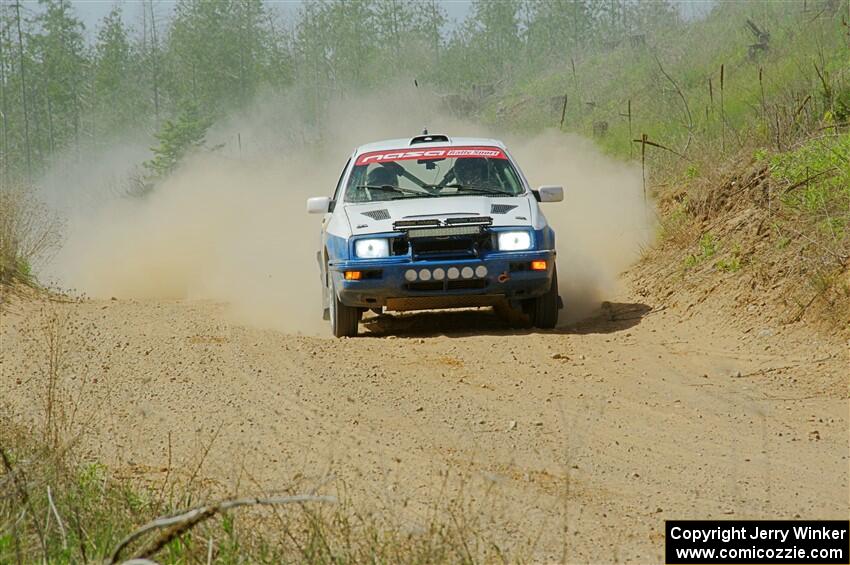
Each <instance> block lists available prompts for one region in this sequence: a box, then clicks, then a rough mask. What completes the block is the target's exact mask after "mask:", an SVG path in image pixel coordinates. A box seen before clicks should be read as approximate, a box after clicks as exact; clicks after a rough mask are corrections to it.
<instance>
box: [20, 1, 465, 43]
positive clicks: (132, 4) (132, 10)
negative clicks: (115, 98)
mask: <svg viewBox="0 0 850 565" xmlns="http://www.w3.org/2000/svg"><path fill="white" fill-rule="evenodd" d="M305 1H309V0H265V3H266V5H268V6H272V7H274V8H275V9H277V10H279V11H281V12H282V13H284V14H287V13H289V14H294V13H295V12H297V10H298V8H299V7H300V6H301V5H302V4H303V3H304V2H305ZM23 3H24V5H26V4H31V5H33V6H31V8H35V6H34V4H35V1H34V0H29V1H25V2H23ZM71 3H72V4H73V5H74V9H75V10H76V11H77V15H78V16H79V18H80V19H81V20H82V21H83V23H84V24H85V26H86V32H87V35H88V36H89V40H92V39H93V38H94V34H95V32H96V29H97V26H98V24H99V22H100V20H101V19H102V18H103V17H104V16H105V15H106V14H108V13H109V11H110V10H111V9H112V7H113V6H114V5H116V4H118V5H120V6H122V7H123V11H124V21H126V22H127V23H130V24H135V23H136V21H138V20H140V19H141V10H142V3H141V2H140V1H138V0H72V2H71ZM174 3H175V2H174V0H154V6H155V8H154V9H155V10H156V13H157V14H158V15H160V16H162V17H167V16H168V15H169V14H170V12H171V10H172V9H173V7H174ZM440 3H441V4H442V5H443V7H444V8H445V10H446V14H447V15H448V18H449V20H450V21H451V20H456V21H462V20H463V19H464V18H465V17H466V15H467V14H468V13H469V10H470V7H471V5H472V0H442V1H441V2H440Z"/></svg>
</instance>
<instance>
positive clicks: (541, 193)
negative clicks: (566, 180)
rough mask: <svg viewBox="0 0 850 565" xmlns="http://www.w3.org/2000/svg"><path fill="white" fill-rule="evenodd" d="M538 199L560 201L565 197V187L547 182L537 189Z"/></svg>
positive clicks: (541, 200)
mask: <svg viewBox="0 0 850 565" xmlns="http://www.w3.org/2000/svg"><path fill="white" fill-rule="evenodd" d="M537 195H538V201H540V202H560V201H561V200H563V199H564V187H563V186H555V185H548V184H545V185H543V186H541V187H540V188H538V189H537Z"/></svg>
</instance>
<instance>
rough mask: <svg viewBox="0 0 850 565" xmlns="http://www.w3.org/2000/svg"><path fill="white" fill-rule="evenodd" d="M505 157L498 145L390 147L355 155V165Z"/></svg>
mask: <svg viewBox="0 0 850 565" xmlns="http://www.w3.org/2000/svg"><path fill="white" fill-rule="evenodd" d="M473 157H477V158H486V159H507V158H508V157H507V155H505V152H504V151H502V150H501V149H499V148H498V147H429V148H428V149H391V150H389V151H373V152H371V153H363V154H362V155H358V156H357V161H356V162H355V163H354V164H355V165H368V164H370V163H382V162H385V161H409V160H411V159H470V158H473Z"/></svg>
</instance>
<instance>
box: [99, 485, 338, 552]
mask: <svg viewBox="0 0 850 565" xmlns="http://www.w3.org/2000/svg"><path fill="white" fill-rule="evenodd" d="M301 502H330V503H334V502H336V498H335V497H333V496H313V495H306V494H299V495H295V496H281V497H272V498H255V497H247V498H234V499H230V500H223V501H221V502H217V503H215V504H209V505H204V506H198V507H196V508H192V509H189V510H186V511H184V512H182V513H180V514H176V515H174V516H165V517H162V518H157V519H156V520H153V521H151V522H148V523H147V524H145V525H144V526H142V527H141V528H139V529H138V530H136V531H134V532H132V533H131V534H130V535H128V536H127V537H125V538H124V539H123V540H121V542H120V543H119V544H118V545H117V546H116V547H115V549H114V550H113V551H112V555H111V556H110V557H109V559H107V560H106V561H105V563H106V564H108V565H113V564H115V563H117V562H118V556H119V555H120V554H121V552H122V551H123V550H124V548H125V547H127V546H128V545H129V544H131V543H133V542H134V541H135V540H137V539H139V538H140V537H141V536H143V535H145V534H146V533H148V532H151V531H154V530H161V529H164V528H166V530H165V531H164V532H162V534H160V535H159V536H158V537H157V538H156V539H154V540H153V541H152V542H151V543H149V544H148V545H147V546H145V547H144V548H143V549H141V550H140V551H138V552H137V553H136V555H135V556H134V559H147V558H148V557H150V556H152V555H154V554H156V552H158V551H159V550H160V549H162V548H163V547H164V546H165V545H166V544H168V543H169V542H170V541H171V540H172V539H174V538H175V537H177V536H179V535H182V534H183V533H185V532H187V531H188V530H190V529H192V528H193V527H195V526H196V525H198V524H200V523H201V522H204V521H206V520H208V519H209V518H212V517H213V516H215V515H216V514H219V513H221V512H226V511H227V510H232V509H234V508H238V507H240V506H259V505H277V504H293V503H301Z"/></svg>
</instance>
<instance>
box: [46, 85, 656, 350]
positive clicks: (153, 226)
mask: <svg viewBox="0 0 850 565" xmlns="http://www.w3.org/2000/svg"><path fill="white" fill-rule="evenodd" d="M302 116H303V111H302V110H301V109H300V108H299V107H298V102H297V101H293V100H285V99H284V100H281V99H279V98H277V99H271V100H268V101H266V102H264V103H259V104H257V105H255V106H254V107H253V108H252V109H251V110H250V111H246V112H242V113H240V114H237V115H235V116H234V117H233V118H231V119H230V120H229V121H227V122H225V123H223V124H221V125H220V126H218V127H216V128H215V129H213V130H211V131H210V132H209V135H208V145H209V146H211V147H213V146H218V147H219V148H218V149H217V150H216V151H213V152H208V153H202V154H199V155H196V156H194V157H193V158H191V159H189V160H187V161H186V162H185V163H184V164H183V165H182V166H181V168H180V169H179V170H178V171H177V172H176V173H174V174H173V175H171V177H169V178H168V179H167V180H165V181H164V182H163V183H161V184H160V185H159V186H158V187H157V188H156V190H155V191H153V192H152V193H150V194H148V195H147V196H145V197H142V198H138V197H133V198H131V197H127V196H125V195H123V194H122V192H121V191H120V190H119V191H109V190H103V189H102V188H101V187H102V186H103V185H104V183H105V180H104V178H102V177H103V174H106V173H103V174H102V175H101V178H92V177H93V176H94V173H92V174H91V175H89V176H86V175H85V174H80V171H77V172H76V173H74V172H73V171H71V172H69V171H65V172H63V174H62V175H60V178H53V179H52V181H51V182H50V183H48V184H50V185H51V186H53V188H54V191H53V192H61V193H62V194H63V197H62V198H61V199H57V198H53V199H52V200H53V201H54V203H57V206H59V207H60V208H62V210H63V211H64V213H65V215H66V216H67V219H68V222H69V223H68V233H67V239H66V242H65V244H64V246H63V247H62V249H61V250H60V252H59V253H58V256H57V257H56V259H55V261H54V262H53V264H52V265H51V266H50V268H49V270H48V273H47V275H49V277H51V278H52V279H53V280H54V281H55V282H56V283H57V284H59V285H61V286H63V287H65V288H72V289H76V290H78V291H82V292H84V293H86V294H87V295H90V296H94V297H118V298H135V299H192V300H195V299H201V300H213V301H219V302H223V303H226V304H227V309H228V312H229V313H230V315H231V316H232V318H233V319H234V320H235V321H236V322H239V323H244V324H248V325H253V326H258V327H264V328H274V329H279V330H283V331H288V332H300V333H307V334H318V335H324V334H326V333H327V331H328V330H327V327H326V323H324V322H322V320H321V295H320V286H319V277H318V266H317V263H316V250H317V249H318V248H319V231H320V227H321V219H320V218H319V217H317V216H311V215H307V214H306V213H305V200H306V198H308V197H309V196H317V195H328V194H330V193H331V191H332V190H333V187H334V186H335V184H336V181H337V178H338V176H339V174H340V172H341V169H342V167H343V165H344V164H345V161H346V159H347V157H348V156H349V154H350V153H351V151H352V150H353V148H354V147H355V146H357V145H359V144H362V143H366V142H369V141H374V140H378V139H384V138H391V137H409V136H410V135H412V134H415V133H418V132H419V131H421V129H422V127H423V126H426V125H427V126H428V127H429V129H430V131H432V132H436V131H440V132H446V133H447V134H449V135H489V136H494V137H500V136H499V133H498V132H493V131H485V130H484V128H482V127H480V126H477V125H473V124H469V123H462V122H459V121H458V120H457V119H455V118H449V117H446V116H445V115H443V114H441V112H440V111H439V105H438V101H437V100H436V99H435V98H433V97H426V96H424V95H421V94H420V93H419V92H418V91H416V90H412V89H411V90H408V91H401V92H399V91H398V90H394V91H393V94H392V95H388V96H372V97H368V98H352V99H348V100H345V101H340V102H338V103H336V104H334V105H332V107H331V108H330V109H329V111H328V112H327V114H326V116H325V119H324V120H323V122H322V124H320V125H316V124H311V123H309V121H308V120H305V119H304V118H303V117H302ZM505 138H506V139H507V141H508V143H509V147H510V148H511V150H512V152H513V153H514V155H515V156H516V157H517V158H518V160H519V163H520V165H521V167H522V168H523V170H524V172H525V173H526V175H527V176H528V177H529V180H530V181H531V182H532V184H563V185H564V187H565V202H563V203H560V204H548V205H545V207H544V213H545V214H546V216H547V217H548V218H549V219H550V221H551V223H552V224H553V226H554V227H555V229H556V231H557V239H558V248H559V276H560V284H561V292H562V295H563V296H564V300H565V303H566V304H567V307H568V309H567V312H569V313H570V314H569V315H565V316H563V318H562V321H569V320H571V319H574V318H576V317H577V316H581V315H583V314H585V313H587V312H588V311H589V310H591V309H592V308H594V307H595V306H597V305H598V303H599V301H600V300H601V299H607V297H609V296H610V294H611V293H613V292H615V291H616V281H617V275H618V273H619V272H621V271H622V270H623V269H624V268H626V267H627V266H628V265H629V263H630V262H631V261H633V260H634V259H635V257H636V256H637V253H638V252H639V249H640V246H641V245H643V244H645V243H646V242H648V241H649V238H650V234H651V224H650V222H649V221H648V218H649V213H648V211H647V208H646V207H645V206H644V203H643V197H642V192H641V179H640V171H639V169H635V167H633V166H630V165H624V164H622V163H619V162H617V161H615V160H613V159H611V158H608V157H605V156H604V155H602V154H601V153H600V152H599V150H598V149H595V148H594V147H593V146H592V144H591V143H589V142H587V141H585V140H582V139H580V138H577V137H574V136H566V135H562V134H559V133H555V132H548V133H544V134H542V135H538V136H535V137H531V138H529V137H525V138H513V137H511V136H505ZM137 154H138V151H136V150H130V149H126V148H122V149H120V150H119V149H114V150H112V152H111V153H105V154H103V155H99V156H97V157H96V161H97V162H98V163H99V165H98V169H97V170H96V171H108V175H109V176H108V177H107V180H108V179H109V178H115V176H116V175H117V173H116V171H118V170H121V168H122V167H124V169H125V170H127V171H129V170H131V169H132V168H133V167H137V166H138V162H139V161H138V160H135V161H132V160H131V161H127V160H126V157H127V155H137ZM90 170H93V171H94V169H90ZM82 171H83V173H84V172H85V168H83V169H82ZM56 176H57V175H55V174H54V177H56ZM80 203H85V205H79V204H80Z"/></svg>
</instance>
